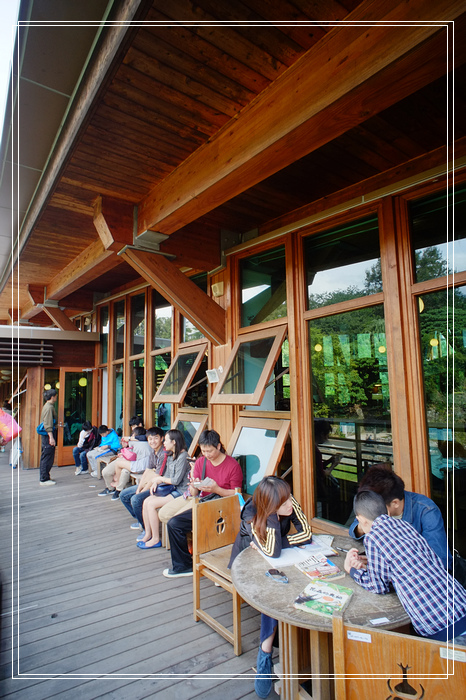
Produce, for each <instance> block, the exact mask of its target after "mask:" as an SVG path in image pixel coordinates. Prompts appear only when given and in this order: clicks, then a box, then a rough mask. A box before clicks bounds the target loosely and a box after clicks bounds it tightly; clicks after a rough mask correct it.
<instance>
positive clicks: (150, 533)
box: [137, 430, 190, 549]
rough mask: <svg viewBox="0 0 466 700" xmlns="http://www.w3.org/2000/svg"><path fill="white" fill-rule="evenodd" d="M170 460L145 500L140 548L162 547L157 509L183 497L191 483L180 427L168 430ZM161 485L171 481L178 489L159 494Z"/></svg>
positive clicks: (166, 436)
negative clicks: (157, 491)
mask: <svg viewBox="0 0 466 700" xmlns="http://www.w3.org/2000/svg"><path fill="white" fill-rule="evenodd" d="M163 446H164V449H165V452H167V453H168V459H167V462H166V465H165V467H163V468H161V470H160V473H159V474H157V475H156V476H155V477H154V478H153V480H152V484H151V486H150V489H149V490H150V494H151V495H150V496H149V497H148V498H146V499H145V500H144V504H143V508H142V517H143V521H144V535H143V537H142V538H141V539H140V541H139V542H138V543H137V546H138V547H139V549H153V548H154V547H161V546H162V543H161V542H160V536H159V522H160V521H159V518H158V514H157V509H158V508H161V507H162V506H163V505H165V504H166V503H170V502H171V501H173V499H174V498H180V497H181V496H182V495H183V493H184V491H185V490H186V488H187V486H188V472H189V467H190V465H189V460H188V452H187V450H186V444H185V441H184V437H183V435H182V433H181V432H180V431H179V430H168V431H167V432H166V433H165V438H164V441H163ZM160 484H169V485H171V486H174V487H175V488H174V489H173V490H172V491H171V493H169V494H167V495H166V496H162V495H157V494H156V489H157V487H158V486H159V485H160Z"/></svg>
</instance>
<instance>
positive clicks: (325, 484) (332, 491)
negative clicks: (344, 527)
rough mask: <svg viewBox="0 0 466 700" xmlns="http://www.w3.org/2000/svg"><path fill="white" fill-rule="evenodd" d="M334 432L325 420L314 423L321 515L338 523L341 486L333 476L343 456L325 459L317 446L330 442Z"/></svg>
mask: <svg viewBox="0 0 466 700" xmlns="http://www.w3.org/2000/svg"><path fill="white" fill-rule="evenodd" d="M331 432H332V424H331V423H330V422H329V421H328V420H325V419H324V418H317V419H316V420H315V421H314V454H315V481H316V491H317V500H318V502H319V503H320V504H321V507H322V513H321V515H322V516H323V517H324V518H327V519H328V520H333V521H335V522H338V521H339V519H340V485H339V483H338V481H337V479H335V478H334V477H333V476H332V471H333V470H334V469H335V467H336V466H338V465H339V464H340V462H341V458H342V455H341V454H334V455H332V456H331V457H329V458H328V459H325V460H324V458H323V456H322V452H321V451H320V450H319V448H318V447H317V445H321V444H322V443H324V442H327V441H328V438H329V436H330V433H331Z"/></svg>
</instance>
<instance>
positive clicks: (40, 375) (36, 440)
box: [20, 367, 44, 469]
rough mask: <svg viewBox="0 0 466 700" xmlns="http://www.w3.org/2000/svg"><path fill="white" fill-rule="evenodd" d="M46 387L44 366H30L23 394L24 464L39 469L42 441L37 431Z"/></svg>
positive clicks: (22, 436) (29, 467)
mask: <svg viewBox="0 0 466 700" xmlns="http://www.w3.org/2000/svg"><path fill="white" fill-rule="evenodd" d="M43 388H44V369H43V367H30V368H29V369H28V371H27V391H26V392H25V393H24V394H21V397H20V399H21V409H20V411H21V413H20V415H21V423H20V425H21V428H22V429H23V430H22V432H21V441H22V445H23V465H24V467H26V468H27V469H38V468H39V460H40V450H41V441H40V436H39V435H37V433H36V427H37V426H38V425H39V423H40V414H41V411H42V405H43V400H42V392H43Z"/></svg>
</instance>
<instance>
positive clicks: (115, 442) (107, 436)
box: [86, 425, 120, 478]
mask: <svg viewBox="0 0 466 700" xmlns="http://www.w3.org/2000/svg"><path fill="white" fill-rule="evenodd" d="M98 432H99V435H100V445H99V446H98V447H94V449H92V450H89V452H88V453H87V455H86V457H87V463H88V465H89V467H90V469H91V476H93V477H95V478H97V463H96V460H97V459H100V457H103V456H104V455H111V454H113V455H116V453H117V452H118V450H119V449H120V438H119V437H118V435H117V434H116V432H115V431H114V430H113V428H108V427H107V426H106V425H100V426H99V431H98Z"/></svg>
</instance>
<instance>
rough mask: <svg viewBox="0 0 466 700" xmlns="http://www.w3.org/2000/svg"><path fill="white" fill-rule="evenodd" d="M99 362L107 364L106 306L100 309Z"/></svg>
mask: <svg viewBox="0 0 466 700" xmlns="http://www.w3.org/2000/svg"><path fill="white" fill-rule="evenodd" d="M99 330H100V362H101V364H105V363H106V362H108V306H101V307H100V327H99Z"/></svg>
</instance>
